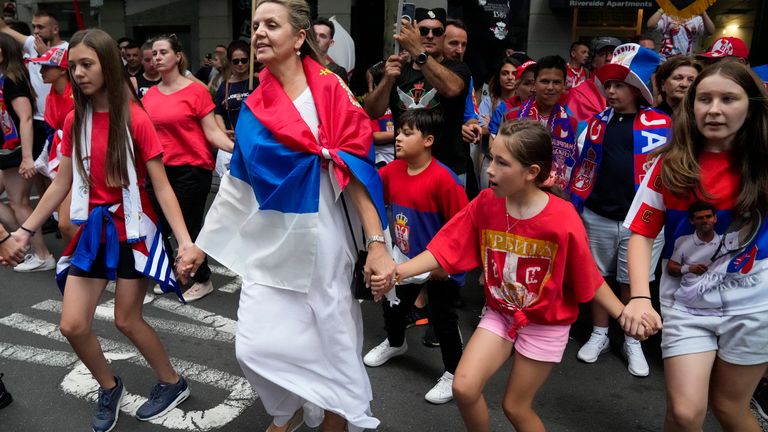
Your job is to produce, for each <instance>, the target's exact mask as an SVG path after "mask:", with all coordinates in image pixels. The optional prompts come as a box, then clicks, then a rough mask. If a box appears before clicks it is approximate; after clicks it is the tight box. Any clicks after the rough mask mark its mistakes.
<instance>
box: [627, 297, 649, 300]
mask: <svg viewBox="0 0 768 432" xmlns="http://www.w3.org/2000/svg"><path fill="white" fill-rule="evenodd" d="M635 299H645V300H648V301H651V297H650V296H632V297H630V298H629V301H632V300H635Z"/></svg>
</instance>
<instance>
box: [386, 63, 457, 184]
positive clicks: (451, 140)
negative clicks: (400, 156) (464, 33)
mask: <svg viewBox="0 0 768 432" xmlns="http://www.w3.org/2000/svg"><path fill="white" fill-rule="evenodd" d="M441 64H442V65H443V66H445V67H446V68H448V69H449V70H451V71H452V72H453V73H455V74H456V75H458V76H459V77H460V78H461V79H462V81H464V90H462V92H461V93H460V94H459V95H458V96H456V97H454V98H446V97H444V96H443V95H441V94H440V93H438V92H437V89H435V88H433V87H432V85H431V84H430V83H429V82H427V80H426V79H425V78H424V74H423V73H422V72H421V70H416V69H414V68H413V66H412V65H411V64H410V63H408V64H405V65H404V66H403V70H402V72H401V73H400V76H399V77H398V79H397V81H396V82H395V86H394V87H393V88H392V92H391V93H390V95H389V108H390V109H391V110H392V118H393V120H394V123H395V126H397V124H398V121H399V120H400V114H402V113H403V111H405V110H406V109H408V108H426V109H441V110H442V111H443V120H444V122H445V124H444V128H443V134H442V137H441V138H440V140H439V141H437V142H435V144H434V146H433V147H432V155H433V156H434V157H435V158H436V159H437V160H438V161H440V162H442V163H443V164H445V165H447V166H448V167H449V168H450V169H451V170H453V171H454V172H455V173H456V174H464V173H465V172H467V164H468V160H467V159H468V158H467V152H466V151H465V149H464V147H465V145H466V144H464V142H463V140H462V138H461V125H462V124H463V123H464V105H465V102H466V99H467V90H468V89H469V81H470V79H471V73H470V71H469V68H468V67H467V65H465V64H464V63H459V62H455V61H453V60H448V59H443V61H442V63H441Z"/></svg>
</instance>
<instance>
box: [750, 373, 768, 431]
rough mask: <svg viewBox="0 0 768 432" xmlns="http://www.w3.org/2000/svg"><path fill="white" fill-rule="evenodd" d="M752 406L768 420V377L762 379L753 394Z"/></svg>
mask: <svg viewBox="0 0 768 432" xmlns="http://www.w3.org/2000/svg"><path fill="white" fill-rule="evenodd" d="M752 406H753V407H755V410H756V411H757V413H758V414H759V415H760V417H762V418H763V420H765V421H768V378H765V377H763V378H761V379H760V383H759V384H758V385H757V388H756V389H755V393H753V394H752Z"/></svg>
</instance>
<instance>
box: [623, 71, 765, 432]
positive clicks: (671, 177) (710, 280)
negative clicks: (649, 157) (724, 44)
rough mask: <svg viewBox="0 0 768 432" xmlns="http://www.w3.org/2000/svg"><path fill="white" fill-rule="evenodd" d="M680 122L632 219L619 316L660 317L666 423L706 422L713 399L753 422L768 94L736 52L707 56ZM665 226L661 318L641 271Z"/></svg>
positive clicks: (626, 322) (730, 426)
mask: <svg viewBox="0 0 768 432" xmlns="http://www.w3.org/2000/svg"><path fill="white" fill-rule="evenodd" d="M673 127H674V132H673V136H672V141H671V142H670V143H669V144H668V145H667V146H666V147H663V148H662V149H660V150H659V151H657V152H656V153H655V156H658V158H657V159H656V160H655V162H654V163H653V167H652V168H651V169H650V170H649V171H648V174H647V175H646V177H645V179H644V181H643V184H642V185H641V187H640V189H639V191H638V193H637V195H636V196H635V200H634V202H633V203H632V208H631V210H630V212H629V214H628V215H627V219H626V221H625V226H626V227H627V228H629V229H630V230H632V232H633V233H632V236H631V238H630V240H629V252H628V254H629V256H628V259H629V278H630V281H631V282H630V286H631V290H632V294H631V295H632V296H633V298H634V299H636V300H635V301H632V302H630V303H629V304H628V305H627V307H626V308H625V309H624V314H623V316H622V319H621V320H620V322H621V323H622V325H623V326H624V328H625V330H626V329H632V328H634V327H635V326H636V325H638V324H639V323H640V322H641V321H642V320H643V318H641V317H642V316H645V321H650V322H655V323H658V322H660V321H661V317H663V319H664V332H663V334H662V340H661V352H662V357H663V358H664V376H665V380H666V387H667V413H666V416H665V419H664V430H665V431H700V430H701V428H702V425H703V423H704V417H705V415H706V413H707V406H708V404H711V408H712V412H713V413H714V415H715V417H716V418H717V420H718V421H719V422H720V424H721V425H722V427H723V429H724V430H727V431H754V432H758V431H759V430H760V426H759V425H758V424H757V422H756V421H755V418H754V417H753V416H752V415H751V414H750V412H749V401H750V398H751V396H752V391H753V390H754V389H755V387H756V386H757V383H758V381H759V380H760V377H761V376H762V375H763V373H764V371H765V369H766V366H768V326H766V325H765V323H766V322H768V290H766V289H765V288H766V283H768V280H767V278H768V277H767V276H766V275H768V271H767V270H768V255H766V250H768V228H766V224H765V214H766V211H768V170H766V169H765V161H766V160H768V94H767V93H766V90H765V88H764V87H763V85H762V82H760V81H759V79H758V78H757V77H756V76H755V75H754V74H753V73H752V72H751V71H750V69H749V68H748V67H747V66H745V65H743V64H741V63H739V62H735V61H729V62H723V63H718V64H715V65H711V66H708V67H707V68H705V69H704V70H703V71H702V72H701V73H700V74H699V75H698V76H697V77H696V80H695V81H694V82H693V85H692V86H691V88H690V89H689V90H688V94H687V96H686V97H685V98H684V99H683V103H682V104H681V106H680V107H679V108H678V112H677V115H676V117H675V122H674V125H673ZM701 201H704V202H705V204H706V207H702V206H701V205H699V203H700V202H701ZM697 206H698V207H697ZM702 208H703V209H704V210H702V211H699V210H701V209H702ZM711 208H714V209H715V210H714V212H712V211H711ZM689 212H690V213H691V214H690V215H689ZM713 213H714V214H713ZM698 216H700V217H701V218H702V219H701V220H700V221H699V220H697V219H696V218H697V217H698ZM662 228H663V229H664V233H665V248H664V251H663V252H662V260H663V261H662V267H663V268H664V273H663V276H662V279H661V285H660V288H659V291H660V292H659V298H660V303H661V317H660V316H659V315H658V314H657V313H656V312H655V311H654V310H653V308H652V307H651V302H650V300H649V299H650V291H649V287H648V273H647V271H646V269H647V268H648V263H649V257H650V250H651V242H652V239H653V238H654V237H655V236H656V235H657V233H659V232H660V231H661V230H662ZM712 230H714V234H713V233H712Z"/></svg>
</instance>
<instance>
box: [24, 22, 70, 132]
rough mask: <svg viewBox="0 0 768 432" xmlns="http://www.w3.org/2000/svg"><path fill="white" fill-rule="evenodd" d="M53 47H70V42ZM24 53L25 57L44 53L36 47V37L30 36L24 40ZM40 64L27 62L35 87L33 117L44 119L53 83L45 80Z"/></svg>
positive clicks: (33, 86)
mask: <svg viewBox="0 0 768 432" xmlns="http://www.w3.org/2000/svg"><path fill="white" fill-rule="evenodd" d="M51 48H63V49H67V48H69V42H67V41H63V42H61V43H60V44H58V45H53V46H52V47H51ZM22 54H23V55H24V58H35V57H40V56H41V55H42V54H45V53H40V54H38V52H37V50H36V49H35V37H34V36H29V37H27V40H25V41H24V46H23V47H22ZM40 68H42V66H40V65H39V64H37V63H27V69H28V70H29V81H30V84H32V88H33V89H35V108H36V109H35V113H34V116H33V118H34V119H35V120H43V119H44V117H43V115H44V114H45V98H46V97H48V92H50V91H51V85H50V84H46V83H44V82H43V76H42V75H41V74H40Z"/></svg>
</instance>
